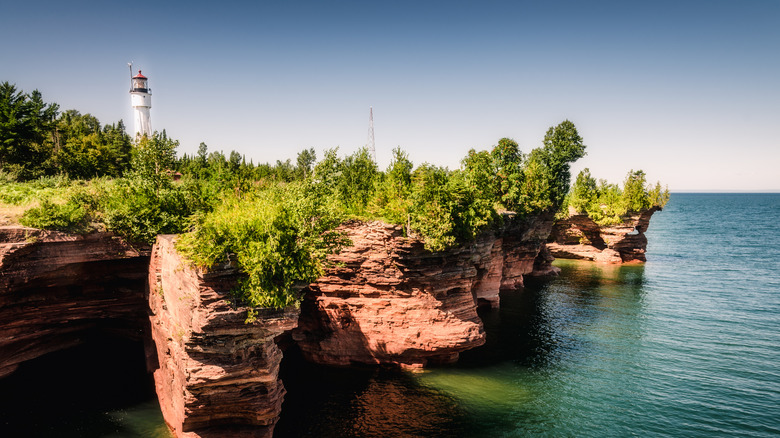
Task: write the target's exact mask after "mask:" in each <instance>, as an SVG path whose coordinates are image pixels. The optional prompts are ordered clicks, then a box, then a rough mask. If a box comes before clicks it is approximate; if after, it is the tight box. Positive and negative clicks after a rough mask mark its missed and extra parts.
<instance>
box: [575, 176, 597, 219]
mask: <svg viewBox="0 0 780 438" xmlns="http://www.w3.org/2000/svg"><path fill="white" fill-rule="evenodd" d="M598 196H599V193H598V187H597V186H596V179H595V178H593V177H592V176H590V169H588V168H585V169H583V170H582V171H581V172H580V173H579V174H578V175H577V179H576V180H575V181H574V185H573V186H572V189H571V193H570V196H569V205H571V206H572V207H574V209H575V210H577V211H578V212H582V213H585V212H587V211H588V210H589V209H591V206H592V204H593V203H594V202H597V201H598Z"/></svg>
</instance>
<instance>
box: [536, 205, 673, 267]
mask: <svg viewBox="0 0 780 438" xmlns="http://www.w3.org/2000/svg"><path fill="white" fill-rule="evenodd" d="M659 210H661V207H657V206H656V207H652V208H649V209H647V210H643V211H641V212H639V213H635V214H632V215H629V216H626V217H625V218H624V220H623V222H622V223H620V224H617V225H610V226H601V225H598V224H597V223H595V222H593V220H592V219H591V218H589V217H588V215H585V214H570V215H569V217H568V218H566V219H563V220H558V221H556V222H555V225H553V228H552V232H551V234H550V241H549V242H548V243H547V249H548V250H549V251H550V253H551V254H552V255H553V256H555V257H557V258H562V259H582V260H592V261H596V262H605V263H629V262H645V261H647V259H646V258H645V251H646V250H647V237H646V236H645V231H647V228H648V227H649V226H650V218H651V217H652V216H653V213H655V212H656V211H659Z"/></svg>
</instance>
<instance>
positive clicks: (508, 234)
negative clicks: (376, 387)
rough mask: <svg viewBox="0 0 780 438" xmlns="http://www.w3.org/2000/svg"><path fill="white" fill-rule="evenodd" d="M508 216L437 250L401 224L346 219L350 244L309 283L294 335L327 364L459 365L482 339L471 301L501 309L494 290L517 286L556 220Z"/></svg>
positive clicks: (311, 357)
mask: <svg viewBox="0 0 780 438" xmlns="http://www.w3.org/2000/svg"><path fill="white" fill-rule="evenodd" d="M509 222H510V223H509V225H507V226H506V227H505V228H504V229H503V230H501V231H500V232H497V233H488V234H484V235H482V236H480V237H479V238H477V239H476V241H475V242H473V243H472V244H469V245H465V246H462V247H459V248H455V249H452V250H448V251H443V252H437V253H432V252H430V251H426V250H425V249H424V248H423V244H422V243H421V242H420V241H419V240H415V239H408V238H404V237H403V232H402V229H401V228H400V227H395V226H392V225H388V224H385V223H382V222H369V223H363V222H352V223H349V224H345V225H343V226H342V227H341V229H342V231H344V232H345V233H346V234H347V236H348V237H349V238H350V239H351V240H352V242H353V245H352V246H351V247H348V248H345V249H343V250H342V251H341V252H340V253H339V254H338V255H333V256H331V257H330V262H332V264H333V266H332V267H331V268H329V269H328V270H327V272H326V274H325V275H324V276H323V277H321V278H319V279H317V281H316V282H314V283H312V284H311V285H310V286H309V287H308V288H307V290H306V294H305V297H304V300H303V303H302V304H301V317H300V320H299V324H298V328H297V329H296V330H294V332H293V338H294V339H295V341H296V342H297V344H298V346H299V347H300V348H301V350H302V351H303V354H304V356H305V357H306V358H307V359H309V360H311V361H313V362H317V363H324V364H331V365H342V366H343V365H350V364H355V363H361V364H396V365H401V366H406V367H420V366H424V365H425V364H427V363H429V362H433V363H448V362H454V361H456V360H457V358H458V355H459V353H460V352H461V351H464V350H467V349H471V348H474V347H477V346H479V345H482V344H483V343H484V342H485V332H484V329H483V327H482V322H481V321H480V319H479V317H478V316H477V312H476V309H477V305H478V304H484V305H490V306H493V307H497V306H498V293H499V289H514V288H517V287H521V286H522V285H523V276H524V275H526V274H529V273H531V272H532V271H533V269H534V259H535V258H536V256H537V254H538V253H539V249H540V247H541V246H542V245H543V242H544V240H545V239H546V238H547V236H548V235H549V232H550V227H551V226H552V220H551V218H549V217H546V216H545V217H539V218H535V219H534V220H532V221H526V222H521V221H509Z"/></svg>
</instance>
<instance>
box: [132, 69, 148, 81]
mask: <svg viewBox="0 0 780 438" xmlns="http://www.w3.org/2000/svg"><path fill="white" fill-rule="evenodd" d="M133 79H148V78H147V77H146V76H144V75H142V74H141V70H138V74H137V75H135V76H133Z"/></svg>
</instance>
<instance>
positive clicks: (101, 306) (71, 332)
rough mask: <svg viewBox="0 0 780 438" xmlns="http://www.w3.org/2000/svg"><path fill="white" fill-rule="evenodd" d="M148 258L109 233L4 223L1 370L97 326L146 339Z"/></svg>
mask: <svg viewBox="0 0 780 438" xmlns="http://www.w3.org/2000/svg"><path fill="white" fill-rule="evenodd" d="M148 261H149V256H148V254H145V253H144V252H143V251H139V250H137V249H135V248H133V247H131V246H130V245H128V244H126V243H125V242H124V241H122V240H121V239H119V238H116V237H114V236H112V235H111V234H109V233H95V234H90V235H87V236H77V235H70V234H65V233H58V232H49V231H41V230H37V229H33V228H24V227H18V226H17V227H0V378H2V377H4V376H6V375H8V374H10V373H12V372H13V371H14V370H15V369H16V368H17V367H18V365H19V364H21V363H22V362H24V361H27V360H31V359H35V358H37V357H40V356H42V355H44V354H46V353H50V352H53V351H57V350H62V349H65V348H69V347H72V346H75V345H78V344H80V343H82V342H84V341H85V339H86V338H87V337H88V336H90V333H94V331H100V332H102V333H106V332H108V333H113V334H115V335H117V336H121V337H125V338H129V339H134V340H138V341H140V340H142V339H143V336H144V333H146V332H148V330H147V327H148V321H147V318H146V303H145V301H144V298H143V294H141V293H139V291H141V290H143V288H144V284H145V281H146V275H147V274H146V272H147V266H148Z"/></svg>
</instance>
